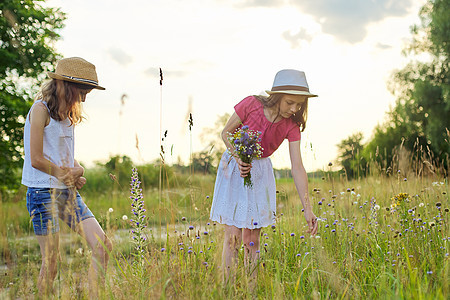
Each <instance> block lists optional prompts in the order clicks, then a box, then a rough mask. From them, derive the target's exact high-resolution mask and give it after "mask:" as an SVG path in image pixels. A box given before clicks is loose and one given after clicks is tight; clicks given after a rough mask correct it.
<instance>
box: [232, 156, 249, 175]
mask: <svg viewBox="0 0 450 300" xmlns="http://www.w3.org/2000/svg"><path fill="white" fill-rule="evenodd" d="M234 158H235V159H236V162H237V164H238V167H239V172H241V177H247V176H248V173H249V172H250V170H251V169H252V165H251V164H248V163H245V162H243V161H242V160H241V159H240V158H239V157H234Z"/></svg>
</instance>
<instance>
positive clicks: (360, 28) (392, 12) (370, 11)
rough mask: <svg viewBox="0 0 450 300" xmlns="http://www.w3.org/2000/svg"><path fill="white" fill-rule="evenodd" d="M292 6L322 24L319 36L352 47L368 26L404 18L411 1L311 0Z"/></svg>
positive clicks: (362, 36)
mask: <svg viewBox="0 0 450 300" xmlns="http://www.w3.org/2000/svg"><path fill="white" fill-rule="evenodd" d="M292 4H294V5H296V6H297V7H299V8H300V9H301V11H303V12H304V13H307V14H310V15H312V16H314V17H315V18H316V20H318V21H319V22H320V23H321V24H322V30H323V32H325V33H329V34H332V35H333V36H335V37H337V38H338V39H340V40H342V41H345V42H349V43H356V42H360V41H362V40H363V39H364V37H365V36H366V34H367V26H368V25H369V24H370V23H373V22H378V21H381V20H383V19H384V18H386V17H391V16H404V15H406V14H407V13H408V11H409V8H410V7H411V5H412V0H314V1H293V2H292Z"/></svg>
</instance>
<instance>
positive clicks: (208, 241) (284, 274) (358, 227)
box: [0, 167, 450, 299]
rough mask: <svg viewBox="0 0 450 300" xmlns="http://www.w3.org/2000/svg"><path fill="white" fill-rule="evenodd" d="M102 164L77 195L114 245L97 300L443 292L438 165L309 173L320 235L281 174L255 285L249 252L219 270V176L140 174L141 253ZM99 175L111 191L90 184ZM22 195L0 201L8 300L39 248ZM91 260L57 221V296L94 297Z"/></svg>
mask: <svg viewBox="0 0 450 300" xmlns="http://www.w3.org/2000/svg"><path fill="white" fill-rule="evenodd" d="M137 169H138V172H139V170H140V168H139V167H138V168H137ZM144 173H145V172H144ZM101 174H102V173H101V172H95V170H88V171H87V174H86V176H87V180H88V183H87V185H86V190H81V194H82V196H83V198H84V199H85V201H86V202H87V204H88V206H89V207H90V209H91V210H92V211H93V213H94V214H95V215H96V217H97V219H98V220H99V222H100V223H101V225H102V227H103V228H104V229H105V231H106V232H107V234H108V235H109V237H110V238H111V239H112V240H113V243H114V248H113V251H112V252H111V254H110V262H109V267H108V270H107V272H106V286H105V289H103V290H102V291H101V293H100V298H102V299H130V298H133V299H136V298H137V299H158V298H159V299H232V298H237V299H448V296H449V292H450V291H449V285H448V278H449V242H450V234H449V201H448V193H449V187H448V181H447V179H444V178H442V177H440V176H438V175H435V174H430V175H428V176H416V175H413V174H408V173H406V172H405V173H404V172H403V171H402V170H399V171H398V172H397V173H394V174H392V175H390V176H389V175H386V174H384V173H380V174H373V175H372V176H370V177H366V178H361V179H359V180H354V181H347V180H346V179H345V178H344V177H332V176H330V175H329V174H328V173H327V172H323V175H322V176H318V177H314V178H310V184H309V197H310V200H311V202H312V203H313V207H314V212H315V213H316V215H317V216H318V217H319V218H320V221H319V232H318V235H317V236H316V237H310V236H309V235H308V234H307V232H306V231H307V226H306V222H305V220H304V217H303V214H302V212H301V210H302V207H301V203H300V200H299V197H298V195H297V192H296V190H295V186H294V184H293V182H292V179H288V178H282V179H279V180H277V222H276V224H275V226H272V227H267V228H264V229H263V230H262V232H261V248H260V251H261V258H260V261H259V263H258V267H257V270H256V272H257V278H258V280H257V283H256V284H254V283H253V282H252V280H251V277H250V276H248V274H249V270H246V269H245V267H244V266H243V262H242V260H243V250H241V251H240V255H239V258H240V260H241V262H240V264H239V267H238V269H237V274H236V279H235V281H234V283H224V282H223V280H222V272H221V269H220V266H221V252H222V242H223V241H222V235H223V232H222V228H221V226H220V225H219V224H215V223H212V222H210V221H209V220H208V218H209V209H210V205H211V201H212V195H213V188H214V175H204V174H199V175H197V174H196V173H194V174H192V173H191V174H190V173H185V174H182V173H178V172H176V171H173V172H170V173H169V172H167V173H164V172H163V174H168V175H167V176H165V179H163V180H162V184H161V187H155V186H153V185H150V184H147V185H146V184H145V182H141V185H142V188H143V191H142V193H143V197H144V198H143V199H144V203H145V209H146V222H147V224H146V225H147V227H146V228H145V230H144V235H145V238H146V243H145V247H144V255H143V257H138V256H136V255H135V254H136V253H135V248H134V246H135V244H134V243H133V241H132V235H131V233H130V232H131V230H133V228H132V223H131V221H130V220H131V219H132V214H131V201H132V199H130V195H131V194H130V189H129V185H126V184H123V182H125V181H126V180H125V179H124V178H123V176H122V178H121V180H120V181H119V180H117V178H116V179H115V180H113V179H114V178H113V177H112V178H113V179H111V178H106V180H105V178H97V177H101V176H103V177H105V176H106V177H108V176H107V175H105V174H103V175H101ZM130 174H131V170H130ZM143 177H144V178H145V176H143ZM101 180H104V182H105V184H106V185H107V186H106V187H105V188H104V190H102V191H99V190H98V189H97V190H96V189H94V188H92V189H91V190H89V189H88V188H87V187H88V185H89V184H90V183H91V184H93V185H94V184H95V182H97V184H100V183H99V182H100V181H101ZM108 186H109V187H108ZM23 193H24V191H23V190H21V191H19V193H18V194H17V195H16V196H15V199H16V200H15V201H8V202H3V203H0V216H1V220H2V222H1V224H0V233H1V234H0V249H1V252H0V288H1V290H0V298H2V299H3V298H5V299H8V298H11V299H16V298H22V299H24V298H33V297H35V296H36V295H37V289H36V280H37V276H38V272H39V268H40V263H41V261H40V252H39V246H38V243H37V241H36V239H35V237H34V234H33V232H32V226H31V224H30V221H29V217H28V212H27V210H26V206H25V197H24V194H23ZM89 261H90V253H89V249H88V247H87V246H86V245H85V244H84V243H83V241H82V239H80V237H78V236H77V235H76V234H74V233H71V231H70V230H69V229H68V227H67V226H65V225H64V224H61V238H60V262H59V267H58V275H57V279H56V281H55V285H54V298H63V299H66V298H76V299H80V298H81V299H82V298H89V294H88V288H87V286H88V283H87V282H86V280H87V270H88V266H89Z"/></svg>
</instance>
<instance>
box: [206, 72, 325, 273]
mask: <svg viewBox="0 0 450 300" xmlns="http://www.w3.org/2000/svg"><path fill="white" fill-rule="evenodd" d="M267 93H268V94H269V97H264V96H249V97H247V98H245V99H243V100H242V101H241V102H239V103H238V104H237V105H236V106H235V107H234V108H235V113H234V114H233V115H232V116H231V117H230V119H229V120H228V122H227V124H226V125H225V128H224V129H223V131H222V139H223V141H224V143H225V145H226V147H227V151H225V153H224V154H223V156H222V159H221V161H220V164H219V168H218V171H217V178H216V183H215V187H214V198H213V203H212V207H211V214H210V218H211V220H213V221H216V222H218V223H220V224H223V225H224V228H225V234H224V244H223V253H222V259H223V269H224V275H225V278H226V279H228V277H229V275H230V271H231V270H232V269H233V267H234V266H235V263H236V259H237V254H238V250H239V248H240V246H241V243H242V242H243V244H244V250H245V251H244V253H245V254H244V261H245V264H246V265H247V266H248V265H249V266H250V270H253V269H254V266H255V263H256V261H257V259H258V258H259V237H260V231H261V228H262V227H266V226H269V225H271V224H273V223H274V222H275V217H276V188H275V178H274V174H273V168H272V163H271V161H270V158H269V156H270V155H271V154H272V153H273V152H274V151H275V150H276V149H277V148H278V147H279V146H280V145H281V143H282V142H283V140H284V139H288V141H289V152H290V158H291V165H292V168H291V170H292V176H293V178H294V183H295V186H296V188H297V192H298V195H299V197H300V200H301V202H302V204H303V208H304V215H305V218H306V222H307V223H308V226H309V232H310V233H311V234H312V235H315V234H316V233H317V218H316V216H315V215H314V213H313V212H312V209H311V205H310V203H309V199H308V180H307V176H306V171H305V168H304V167H303V162H302V158H301V153H300V132H301V131H303V130H305V127H306V116H307V108H308V98H309V97H317V95H314V94H311V93H310V92H309V88H308V84H307V82H306V77H305V73H304V72H301V71H297V70H290V69H289V70H281V71H279V72H278V73H277V74H276V76H275V80H274V83H273V86H272V89H271V90H270V91H267ZM243 125H247V126H248V127H249V129H250V130H257V131H260V132H261V133H262V134H261V146H262V148H263V155H262V158H261V159H257V160H254V161H253V162H252V163H251V164H246V163H244V162H243V161H241V160H240V159H239V157H238V156H237V155H235V154H234V150H233V147H232V145H231V144H230V142H229V141H228V139H227V136H228V133H232V132H234V131H235V130H236V129H237V128H240V127H241V126H243ZM249 172H251V177H252V183H253V188H247V187H245V186H244V179H243V178H244V177H246V176H248V173H249Z"/></svg>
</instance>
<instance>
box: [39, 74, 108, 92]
mask: <svg viewBox="0 0 450 300" xmlns="http://www.w3.org/2000/svg"><path fill="white" fill-rule="evenodd" d="M47 74H48V76H49V77H50V78H53V79H59V80H64V81H69V82H75V83H80V84H84V85H89V86H92V88H93V89H98V90H105V88H104V87H102V86H99V85H98V84H93V83H90V82H85V81H81V80H76V79H71V78H67V77H64V76H61V75H59V74H56V73H52V72H47Z"/></svg>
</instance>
